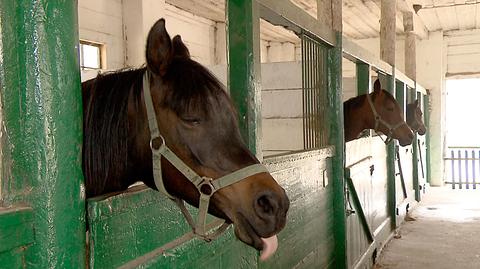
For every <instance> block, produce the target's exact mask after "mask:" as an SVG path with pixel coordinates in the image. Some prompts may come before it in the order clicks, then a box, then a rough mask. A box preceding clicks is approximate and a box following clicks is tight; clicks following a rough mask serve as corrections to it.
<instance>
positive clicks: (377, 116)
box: [367, 94, 407, 144]
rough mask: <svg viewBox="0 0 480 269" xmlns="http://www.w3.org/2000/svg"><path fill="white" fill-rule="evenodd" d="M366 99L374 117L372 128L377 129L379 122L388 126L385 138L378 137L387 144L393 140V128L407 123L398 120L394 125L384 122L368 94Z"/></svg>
mask: <svg viewBox="0 0 480 269" xmlns="http://www.w3.org/2000/svg"><path fill="white" fill-rule="evenodd" d="M367 100H368V104H369V105H370V109H371V110H372V113H373V117H374V118H375V128H374V130H375V131H378V126H379V124H380V123H381V124H383V125H384V126H385V127H387V128H388V134H386V135H387V139H385V140H383V138H382V137H380V138H381V139H382V140H383V142H384V143H385V144H388V143H390V142H391V141H392V140H393V137H392V136H393V132H395V130H396V129H397V128H398V127H400V126H402V125H404V124H405V125H406V124H407V123H406V122H405V121H403V120H402V121H400V122H398V123H397V124H395V125H391V124H390V123H388V122H386V121H385V120H384V119H382V117H381V116H380V114H378V112H377V110H376V109H375V106H374V105H373V102H372V98H371V97H370V94H367Z"/></svg>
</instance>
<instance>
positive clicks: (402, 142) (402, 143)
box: [398, 140, 412, 147]
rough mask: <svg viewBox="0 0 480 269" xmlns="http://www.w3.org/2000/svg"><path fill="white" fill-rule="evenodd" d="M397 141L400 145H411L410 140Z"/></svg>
mask: <svg viewBox="0 0 480 269" xmlns="http://www.w3.org/2000/svg"><path fill="white" fill-rule="evenodd" d="M398 143H399V144H400V146H402V147H405V146H408V145H411V144H412V141H411V140H410V141H406V140H398Z"/></svg>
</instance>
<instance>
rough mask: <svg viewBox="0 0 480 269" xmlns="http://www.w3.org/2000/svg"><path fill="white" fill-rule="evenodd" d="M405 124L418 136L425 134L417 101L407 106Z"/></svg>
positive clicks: (425, 130) (425, 129) (421, 113)
mask: <svg viewBox="0 0 480 269" xmlns="http://www.w3.org/2000/svg"><path fill="white" fill-rule="evenodd" d="M407 124H408V126H410V128H411V129H412V131H414V132H417V133H418V134H419V135H424V134H425V133H426V132H427V128H426V127H425V124H424V123H423V112H422V110H421V109H420V106H419V103H418V100H415V102H413V103H411V104H408V105H407Z"/></svg>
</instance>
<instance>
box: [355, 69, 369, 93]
mask: <svg viewBox="0 0 480 269" xmlns="http://www.w3.org/2000/svg"><path fill="white" fill-rule="evenodd" d="M356 68H357V95H362V94H368V93H369V92H370V88H371V86H370V83H371V82H370V80H371V76H370V65H369V64H366V63H362V62H358V63H356Z"/></svg>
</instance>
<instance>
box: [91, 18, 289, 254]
mask: <svg viewBox="0 0 480 269" xmlns="http://www.w3.org/2000/svg"><path fill="white" fill-rule="evenodd" d="M146 59H147V65H146V68H141V69H137V70H126V71H125V70H124V71H118V72H115V73H109V74H105V75H99V76H98V77H97V78H95V79H92V80H90V81H87V82H85V83H83V84H82V90H83V107H84V145H83V166H84V167H83V169H84V174H85V184H86V191H87V196H88V197H92V196H96V195H100V194H104V193H109V192H116V191H123V190H125V189H127V188H128V186H130V185H131V184H132V183H134V182H136V181H137V180H141V181H143V182H144V183H145V184H146V185H147V186H149V187H150V188H153V189H157V188H158V185H156V183H155V180H156V179H155V180H154V175H153V174H154V173H153V172H152V166H153V165H152V151H153V149H151V147H152V145H149V143H150V135H151V131H152V130H151V128H150V127H149V120H148V119H147V110H148V109H147V106H146V103H145V102H146V99H147V97H148V96H151V100H152V101H153V102H152V103H153V106H152V109H151V110H148V111H153V112H152V113H153V114H154V117H156V123H157V125H158V130H159V133H160V134H161V135H160V136H161V137H162V138H163V139H164V142H165V145H166V146H168V148H169V149H170V150H171V152H173V153H174V154H175V155H176V156H177V157H178V158H179V159H180V160H181V161H182V162H183V163H184V164H185V165H186V167H189V169H191V170H192V171H193V173H196V174H197V175H198V176H199V177H198V179H200V180H205V179H213V180H211V181H209V182H207V183H208V184H205V185H208V186H206V187H212V185H215V184H213V183H214V182H215V179H218V178H220V177H222V176H225V175H228V174H231V173H232V172H234V171H237V170H239V169H242V168H245V167H248V166H252V165H255V164H258V163H259V161H258V160H257V158H255V156H254V155H253V154H252V153H251V152H250V151H249V150H248V149H247V147H246V146H245V144H244V142H243V141H242V138H241V135H240V132H239V127H238V123H237V121H236V119H237V115H236V112H235V109H234V107H233V105H232V103H231V100H230V98H229V97H228V95H227V93H226V92H225V90H224V89H223V86H222V85H221V83H220V82H219V81H218V80H217V79H216V78H215V77H214V76H213V75H212V74H211V73H209V71H207V69H206V68H204V67H203V66H202V65H200V64H199V63H197V62H195V61H193V60H192V59H191V58H190V54H189V51H188V49H187V47H186V46H185V45H184V43H183V42H182V40H181V38H180V36H175V37H174V38H173V40H172V39H170V36H169V35H168V33H167V31H166V29H165V21H164V20H163V19H161V20H159V21H157V22H156V23H155V25H154V26H153V27H152V29H151V30H150V33H149V35H148V40H147V47H146ZM144 78H146V83H147V84H148V85H149V89H150V90H149V91H150V92H151V94H150V95H146V91H145V82H143V79H144ZM149 116H150V114H149ZM152 133H153V132H152ZM152 141H153V138H152ZM162 145H163V144H162ZM153 147H155V146H153ZM162 156H163V155H162ZM169 160H170V159H169ZM161 167H162V170H161V172H160V175H161V176H162V177H163V187H164V188H165V190H166V191H167V192H168V194H169V195H171V196H173V197H176V198H179V199H182V200H185V201H187V202H188V203H190V204H192V205H194V206H197V207H198V205H199V197H200V192H202V194H203V192H204V190H203V187H205V186H204V185H202V189H201V190H200V188H199V187H198V186H196V185H194V184H192V182H191V181H190V180H187V177H185V176H184V174H182V173H181V172H180V170H181V169H177V168H176V167H177V166H174V165H172V162H170V161H167V160H166V159H165V158H164V157H162V158H161ZM210 183H212V184H210ZM209 191H211V190H206V191H205V192H206V193H207V194H209V193H208V192H209ZM207 208H208V212H209V213H211V214H213V215H215V216H217V217H219V218H222V219H225V220H226V221H227V222H228V223H233V224H234V226H235V234H236V236H237V237H238V238H239V239H240V240H241V241H243V242H245V243H246V244H248V245H251V246H253V247H255V248H256V249H258V250H262V249H264V250H265V248H269V246H268V244H269V243H268V242H266V241H268V239H270V238H273V237H274V236H275V235H276V234H277V233H278V232H279V231H280V230H281V229H282V228H283V227H284V226H285V222H286V214H287V210H288V208H289V200H288V197H287V196H286V193H285V191H284V189H283V188H282V187H280V186H279V185H278V184H277V182H276V181H275V180H274V179H273V177H272V176H271V175H270V174H269V173H268V172H258V173H256V174H253V175H249V176H246V177H245V178H243V179H241V180H240V181H238V182H236V183H234V184H232V185H229V186H227V187H222V188H221V189H219V190H218V191H216V192H214V193H213V195H212V196H211V199H210V200H209V205H208V203H207ZM269 242H272V241H269ZM275 245H276V237H275ZM275 247H276V246H275Z"/></svg>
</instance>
